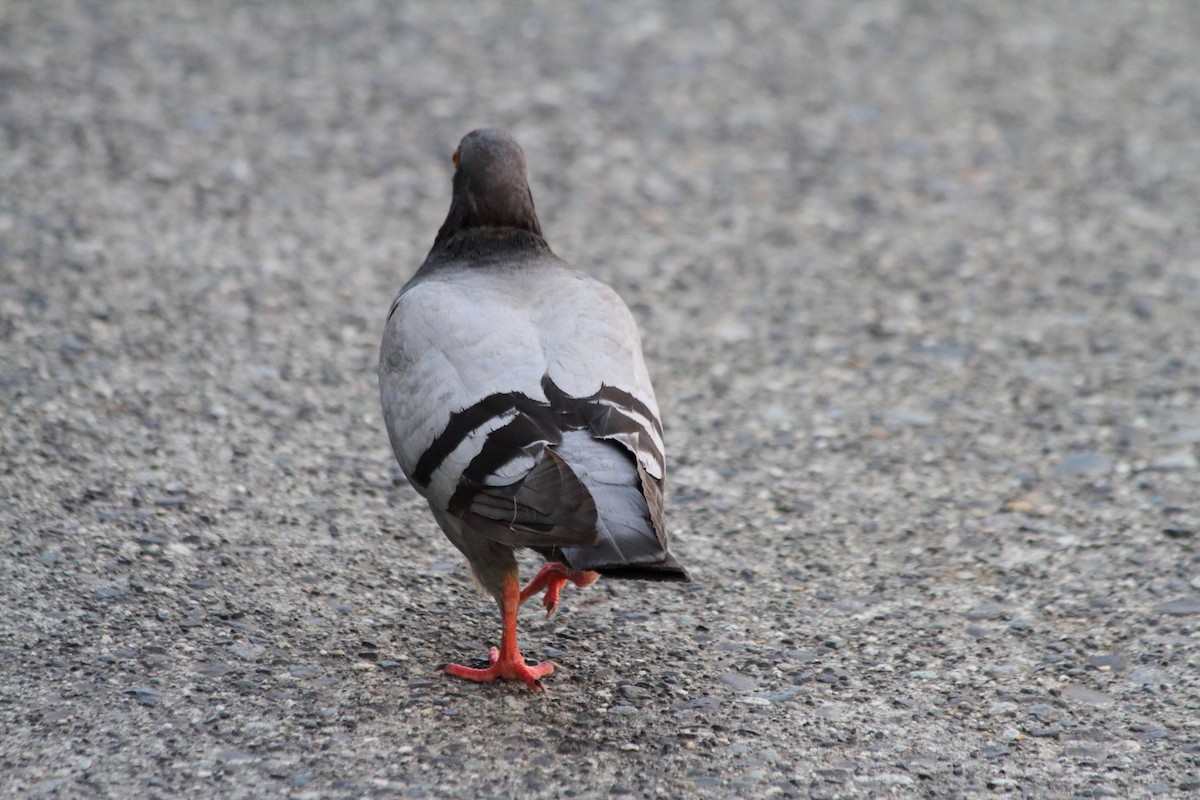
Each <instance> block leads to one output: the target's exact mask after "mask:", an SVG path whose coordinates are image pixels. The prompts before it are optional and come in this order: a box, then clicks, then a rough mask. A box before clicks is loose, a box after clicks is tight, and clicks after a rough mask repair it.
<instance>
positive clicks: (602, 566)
mask: <svg viewBox="0 0 1200 800" xmlns="http://www.w3.org/2000/svg"><path fill="white" fill-rule="evenodd" d="M554 449H555V450H556V451H557V453H558V455H559V456H561V457H562V459H563V460H564V461H565V462H566V463H567V464H568V465H569V466H570V468H571V470H572V471H573V472H574V473H575V474H576V475H577V476H578V477H579V479H580V480H581V481H582V482H583V485H584V486H586V487H587V490H588V491H589V492H590V493H591V495H592V499H593V500H594V501H595V504H596V517H597V519H596V529H597V532H598V533H599V537H598V539H597V541H596V544H594V545H590V546H586V547H563V548H559V549H557V550H556V551H555V553H554V557H557V558H559V559H561V560H562V561H565V562H566V563H567V565H568V566H569V567H571V568H572V569H574V570H595V571H596V572H599V573H600V574H601V575H607V576H609V577H613V578H634V579H638V580H650V581H689V580H691V578H690V577H689V576H688V574H687V570H685V569H684V568H683V566H682V565H681V564H680V563H679V562H678V561H676V560H675V558H674V557H673V556H672V555H671V554H670V552H669V551H668V550H667V532H666V530H665V529H663V527H662V514H661V509H659V513H652V512H651V502H654V503H661V496H662V495H661V489H660V488H659V487H658V486H657V485H655V486H653V487H648V488H649V489H650V490H651V491H650V492H649V494H650V495H651V501H650V502H648V501H647V494H646V493H644V492H643V488H644V487H643V486H642V483H641V482H642V480H643V479H644V480H646V481H650V480H652V479H651V478H650V477H649V476H644V475H639V470H638V469H637V465H636V464H635V463H634V460H633V457H632V456H631V455H630V453H629V452H628V451H627V450H625V449H624V448H623V447H622V446H621V445H620V444H617V443H616V442H609V441H604V440H598V439H594V438H592V436H591V434H589V433H588V432H587V431H569V432H567V433H564V434H563V439H562V443H561V444H559V445H557V446H556V447H555V448H554Z"/></svg>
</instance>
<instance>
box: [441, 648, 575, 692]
mask: <svg viewBox="0 0 1200 800" xmlns="http://www.w3.org/2000/svg"><path fill="white" fill-rule="evenodd" d="M488 661H489V662H491V666H490V667H488V668H487V669H474V668H473V667H464V666H463V665H461V664H449V665H447V666H446V672H447V673H449V674H450V675H453V676H455V677H456V678H465V679H466V680H469V681H475V682H476V683H488V682H489V681H495V680H501V681H525V685H526V686H528V687H529V688H530V689H532V690H533V691H535V692H541V691H544V689H543V687H542V682H541V680H540V679H541V678H544V677H546V676H547V675H549V674H550V673H551V672H554V665H553V664H551V663H550V662H549V661H543V662H542V663H541V664H537V665H535V666H532V667H531V666H529V665H528V664H526V663H525V659H523V658H521V653H520V651H518V650H515V649H514V650H513V655H512V656H511V657H505V658H503V659H502V658H501V657H500V651H499V650H497V649H496V648H494V647H493V648H492V649H491V650H489V651H488Z"/></svg>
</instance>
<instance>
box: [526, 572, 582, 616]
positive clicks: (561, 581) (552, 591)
mask: <svg viewBox="0 0 1200 800" xmlns="http://www.w3.org/2000/svg"><path fill="white" fill-rule="evenodd" d="M599 577H600V573H599V572H592V571H591V570H580V571H578V572H575V571H572V570H571V569H570V568H568V567H567V565H566V564H562V563H559V562H558V561H550V562H547V563H546V566H544V567H542V569H541V571H540V572H538V574H537V575H534V576H533V580H531V581H530V582H529V585H528V586H526V587H525V588H524V589H522V590H521V602H522V603H524V602H525V601H526V600H528V599H529V598H531V597H533V596H534V595H535V594H537V593H538V592H540V591H541V590H542V589H545V590H546V595H545V597H543V598H542V605H543V606H545V607H546V616H547V617H548V616H550V615H551V614H553V613H554V612H555V611H557V610H558V595H559V592H561V591H562V588H563V586H565V585H566V583H567V581H570V582H571V583H573V584H575V585H576V586H578V587H579V588H580V589H582V588H584V587H585V586H591V585H592V584H593V583H595V582H596V579H597V578H599Z"/></svg>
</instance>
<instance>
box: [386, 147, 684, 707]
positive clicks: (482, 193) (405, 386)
mask: <svg viewBox="0 0 1200 800" xmlns="http://www.w3.org/2000/svg"><path fill="white" fill-rule="evenodd" d="M452 161H453V163H454V179H453V196H452V199H451V201H450V211H449V213H448V214H447V215H446V221H445V222H444V223H443V224H442V226H441V228H440V229H439V230H438V233H437V237H436V238H435V240H434V243H433V248H432V249H431V250H430V251H429V255H428V256H427V257H426V259H425V261H424V263H422V264H421V266H420V268H419V269H418V270H417V272H416V274H414V275H413V277H412V278H411V279H410V280H409V281H408V283H406V284H405V285H404V286H403V288H401V289H400V292H399V293H398V294H397V295H396V298H395V300H393V301H392V305H391V308H390V309H389V311H388V315H387V322H386V324H385V326H384V332H383V342H382V344H381V346H380V352H379V393H380V401H381V404H382V406H383V417H384V421H385V422H386V424H387V431H388V437H389V439H390V440H391V444H392V449H393V451H394V452H395V454H396V460H397V461H398V462H399V463H400V467H401V469H402V470H403V471H404V474H405V475H406V476H407V477H408V479H409V481H410V482H411V483H412V485H413V487H414V488H415V489H416V490H417V491H418V492H419V493H420V494H421V495H422V496H424V497H425V499H426V500H427V501H428V502H429V508H430V510H431V511H432V512H433V517H434V519H435V520H436V521H437V523H438V525H439V526H440V527H441V529H442V531H443V532H444V533H445V534H446V537H447V538H448V539H449V540H450V541H451V543H452V544H453V545H454V546H455V547H456V548H458V550H459V551H461V552H462V554H463V555H464V556H465V557H466V559H467V562H468V563H469V565H470V567H471V571H472V573H473V574H474V576H475V579H476V580H477V581H478V583H479V584H480V586H482V588H483V589H484V590H486V591H487V592H488V593H489V594H491V595H492V597H493V598H495V600H496V603H497V604H498V605H499V606H500V612H501V617H502V620H503V630H502V635H501V639H500V647H499V648H495V647H493V648H491V650H490V652H489V653H488V662H489V666H488V667H486V668H482V669H478V668H473V667H468V666H464V665H460V664H449V665H447V666H446V667H445V671H446V672H447V673H449V674H451V675H453V676H456V677H459V678H465V679H467V680H470V681H477V682H487V681H493V680H509V681H523V682H524V683H525V684H526V685H527V686H528V687H529V688H530V689H532V690H534V691H541V690H542V688H543V687H542V684H541V679H542V678H543V677H545V676H547V675H549V674H550V673H551V672H553V671H554V664H553V663H550V662H544V663H535V664H529V663H526V661H525V659H524V657H522V655H521V653H520V650H519V649H518V647H517V611H518V609H519V607H520V605H521V604H522V603H523V602H525V601H526V600H528V599H530V598H531V597H535V596H537V595H538V594H539V593H542V592H544V595H543V598H542V604H543V606H544V607H545V609H546V614H547V616H549V615H550V614H552V613H554V611H555V610H556V609H557V607H558V602H559V594H560V592H561V591H562V589H563V587H564V586H565V585H566V584H567V583H568V582H569V583H572V584H574V585H576V586H578V587H584V586H588V585H590V584H591V583H593V582H595V581H596V579H597V578H599V577H600V576H602V575H603V576H607V577H612V578H632V579H641V580H651V581H689V580H691V579H690V577H689V575H688V573H687V570H686V569H684V567H683V566H682V565H680V563H679V562H678V561H677V560H676V559H675V558H674V556H672V555H671V553H670V552H669V551H668V547H667V529H666V526H665V524H664V520H663V485H664V479H665V477H666V461H665V458H664V452H663V429H662V423H661V422H660V421H659V413H658V405H657V403H656V402H655V399H654V390H653V388H652V387H651V385H650V376H649V374H648V373H647V370H646V364H645V361H644V360H643V357H642V345H641V337H640V335H639V333H638V329H637V326H636V324H635V323H634V320H633V316H632V315H631V314H630V312H629V309H628V307H627V306H626V305H625V303H624V302H622V300H621V299H620V297H618V295H617V294H616V292H614V291H613V290H612V289H610V288H609V287H608V286H606V285H605V284H603V283H601V282H599V281H597V280H595V279H593V278H591V277H589V276H588V275H586V274H584V273H583V272H581V271H579V270H577V269H575V268H574V267H572V266H570V265H569V264H567V263H566V262H564V261H562V260H561V259H559V258H558V257H557V256H556V255H555V254H554V253H553V252H552V251H551V249H550V247H549V245H547V244H546V240H545V239H544V238H543V237H542V229H541V225H540V224H539V222H538V218H537V214H536V212H535V211H534V206H533V195H532V193H531V191H530V189H529V180H528V178H527V176H526V167H525V154H524V152H523V151H522V149H521V147H520V146H519V145H518V144H517V142H516V140H514V139H513V138H512V136H510V135H509V134H508V133H506V132H504V131H501V130H495V129H479V130H475V131H472V132H471V133H468V134H467V135H466V136H465V137H464V138H463V139H462V142H461V143H460V144H459V146H458V148H457V149H456V150H455V151H454V155H453V157H452ZM518 548H527V549H530V550H533V551H535V552H536V553H539V554H540V555H541V556H542V557H544V558H545V559H546V564H545V565H544V566H543V567H542V569H541V571H539V572H538V573H537V574H536V575H535V576H534V577H533V579H532V580H530V582H529V583H528V584H527V585H526V586H525V587H524V588H522V587H521V584H520V578H519V573H518V564H517V558H516V550H517V549H518Z"/></svg>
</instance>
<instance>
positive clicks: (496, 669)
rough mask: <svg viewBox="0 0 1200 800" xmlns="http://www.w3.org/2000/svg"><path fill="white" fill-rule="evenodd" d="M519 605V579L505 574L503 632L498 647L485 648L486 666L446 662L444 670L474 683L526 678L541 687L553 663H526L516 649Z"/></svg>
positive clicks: (501, 607) (531, 686) (533, 687)
mask: <svg viewBox="0 0 1200 800" xmlns="http://www.w3.org/2000/svg"><path fill="white" fill-rule="evenodd" d="M520 607H521V591H520V583H519V582H518V581H517V576H516V575H515V574H513V575H512V576H511V577H508V578H505V580H504V586H503V595H502V596H501V598H500V614H501V616H502V617H503V619H504V632H503V634H501V637H500V649H499V650H497V649H496V648H494V647H493V648H492V649H491V650H489V651H488V661H490V662H491V666H489V667H488V668H487V669H474V668H472V667H464V666H462V665H461V664H449V665H447V666H446V672H448V673H449V674H451V675H453V676H455V677H457V678H466V679H467V680H469V681H475V682H477V683H487V682H488V681H494V680H502V681H525V685H526V686H528V687H529V688H530V689H532V690H533V691H535V692H540V691H542V683H541V680H540V679H541V678H544V677H546V676H547V675H549V674H550V673H551V672H554V665H553V664H551V663H550V662H549V661H544V662H542V663H541V664H536V665H534V666H532V667H531V666H529V665H528V664H526V663H525V659H524V658H523V657H522V656H521V651H520V650H519V649H517V610H518V609H519V608H520Z"/></svg>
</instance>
